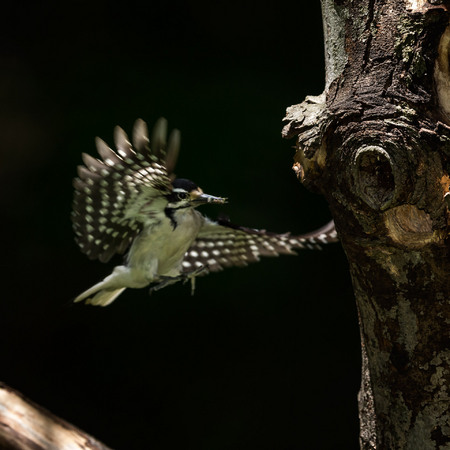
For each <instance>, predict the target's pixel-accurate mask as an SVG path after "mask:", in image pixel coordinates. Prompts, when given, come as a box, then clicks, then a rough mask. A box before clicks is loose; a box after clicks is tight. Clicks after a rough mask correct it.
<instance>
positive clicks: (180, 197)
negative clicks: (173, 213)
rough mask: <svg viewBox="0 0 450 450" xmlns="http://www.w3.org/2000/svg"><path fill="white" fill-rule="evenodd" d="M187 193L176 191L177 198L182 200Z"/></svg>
mask: <svg viewBox="0 0 450 450" xmlns="http://www.w3.org/2000/svg"><path fill="white" fill-rule="evenodd" d="M188 195H189V194H188V193H187V192H179V193H178V200H184V199H186V198H187V196H188Z"/></svg>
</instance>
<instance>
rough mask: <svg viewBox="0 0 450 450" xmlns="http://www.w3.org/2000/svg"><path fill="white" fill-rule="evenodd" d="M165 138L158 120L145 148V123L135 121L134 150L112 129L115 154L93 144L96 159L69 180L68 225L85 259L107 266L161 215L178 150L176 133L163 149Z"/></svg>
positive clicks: (99, 143) (101, 144) (164, 126)
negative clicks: (70, 209) (70, 206)
mask: <svg viewBox="0 0 450 450" xmlns="http://www.w3.org/2000/svg"><path fill="white" fill-rule="evenodd" d="M166 134H167V122H166V121H165V119H160V120H159V121H158V122H157V123H156V125H155V127H154V130H153V134H152V139H151V142H150V141H149V138H148V130H147V126H146V124H145V122H144V121H142V120H138V121H136V124H135V126H134V130H133V146H134V148H133V147H132V145H131V143H130V142H129V141H128V137H127V135H126V134H125V132H124V131H123V130H122V129H121V128H119V127H116V129H115V134H114V140H115V144H116V148H117V150H116V151H113V150H112V149H110V148H109V147H108V146H107V144H106V143H105V142H104V141H102V140H101V139H99V138H97V140H96V144H97V150H98V153H99V155H100V157H101V159H96V158H93V157H92V156H89V155H87V154H83V155H82V156H83V162H84V164H85V165H84V166H79V167H78V178H75V180H74V188H75V196H74V202H73V212H72V222H73V227H74V230H75V235H76V238H75V239H76V241H77V243H78V245H79V246H80V248H81V250H82V251H83V252H84V253H86V254H87V255H88V257H89V258H91V259H96V258H98V259H99V260H100V261H102V262H106V261H109V259H111V257H112V256H113V255H114V254H115V253H123V252H125V250H126V249H127V248H128V246H129V245H130V243H131V242H132V240H133V239H134V237H135V236H136V235H137V234H138V233H139V231H140V229H141V227H142V224H143V223H148V222H149V221H151V220H152V217H153V216H155V215H156V211H158V210H159V211H161V210H163V209H164V206H161V202H164V201H165V197H164V195H166V194H168V193H170V191H171V188H172V187H171V186H172V185H171V173H172V171H173V168H174V166H175V162H176V158H177V154H178V148H179V133H178V131H177V130H174V131H173V132H172V133H171V135H170V137H169V143H168V144H167V145H166ZM150 145H151V147H150ZM154 220H156V218H155V219H154Z"/></svg>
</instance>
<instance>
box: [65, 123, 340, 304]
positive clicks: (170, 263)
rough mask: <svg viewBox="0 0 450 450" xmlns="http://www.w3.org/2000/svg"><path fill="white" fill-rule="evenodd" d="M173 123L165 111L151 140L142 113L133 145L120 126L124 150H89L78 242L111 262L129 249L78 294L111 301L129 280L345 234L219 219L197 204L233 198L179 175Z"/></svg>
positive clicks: (169, 280) (118, 138) (244, 260)
mask: <svg viewBox="0 0 450 450" xmlns="http://www.w3.org/2000/svg"><path fill="white" fill-rule="evenodd" d="M166 133H167V124H166V121H165V120H164V119H160V120H159V121H158V122H157V123H156V125H155V128H154V131H153V134H152V138H151V140H149V139H148V137H147V136H148V131H147V127H146V125H145V123H144V122H143V121H142V120H138V121H137V122H136V124H135V127H134V130H133V139H132V140H133V146H132V145H131V143H130V142H129V141H128V137H127V136H126V134H125V132H124V131H123V130H122V129H121V128H119V127H117V128H116V129H115V134H114V140H115V145H116V151H113V150H112V149H110V148H109V147H108V146H107V145H106V144H105V142H103V141H102V140H100V139H98V138H97V140H96V144H97V150H98V153H99V156H100V159H96V158H93V157H91V156H89V155H87V154H83V161H84V164H85V165H84V166H80V167H78V178H76V179H75V180H74V187H75V197H74V203H73V213H72V221H73V226H74V230H75V236H76V242H77V243H78V245H79V246H80V248H81V250H82V251H83V252H84V253H86V254H87V256H88V257H89V258H91V259H99V260H100V261H102V262H107V261H109V260H110V259H111V257H112V256H113V255H114V254H117V253H118V254H122V253H125V252H126V251H127V256H126V260H125V262H124V265H120V266H116V267H115V268H114V270H113V272H112V273H111V275H109V276H107V277H106V278H105V279H104V280H103V281H101V282H100V283H98V284H96V285H95V286H93V287H91V288H90V289H88V290H86V291H85V292H83V293H82V294H80V295H79V296H78V297H77V298H76V299H75V301H82V300H86V303H90V304H93V305H102V306H105V305H108V304H110V303H111V302H112V301H114V300H115V299H116V298H117V297H118V296H119V295H120V294H121V293H122V292H123V291H124V290H125V289H126V288H142V287H145V286H149V285H150V286H152V289H153V290H158V289H160V288H162V287H165V286H167V285H170V284H173V283H174V282H177V281H180V280H187V279H191V280H194V279H195V277H196V276H198V275H204V274H207V273H209V272H215V271H218V270H222V269H223V268H226V267H231V266H245V265H247V264H248V263H251V262H255V261H258V260H259V258H260V256H277V255H281V254H291V253H295V250H297V249H302V248H319V247H320V245H322V244H326V243H328V242H334V241H336V240H337V236H336V230H335V229H334V223H333V222H330V223H329V224H328V225H326V226H325V227H323V228H322V229H319V230H316V231H314V232H312V233H308V234H304V235H299V236H292V235H290V234H289V233H286V234H276V233H270V232H266V231H265V230H256V229H252V228H245V227H241V226H237V225H233V224H232V223H230V222H228V221H227V220H219V221H217V222H214V221H211V220H209V219H207V218H206V217H204V216H203V215H202V214H201V213H200V212H198V211H197V210H196V209H195V208H196V207H197V206H199V205H201V204H204V203H224V202H225V201H226V200H225V199H223V198H220V197H213V196H210V195H207V194H204V193H203V191H202V190H201V189H200V188H199V187H198V186H197V185H196V184H195V183H193V182H192V181H189V180H186V179H175V177H174V175H173V169H174V166H175V162H176V159H177V154H178V149H179V133H178V131H174V132H172V133H171V135H170V137H169V141H168V143H167V144H166Z"/></svg>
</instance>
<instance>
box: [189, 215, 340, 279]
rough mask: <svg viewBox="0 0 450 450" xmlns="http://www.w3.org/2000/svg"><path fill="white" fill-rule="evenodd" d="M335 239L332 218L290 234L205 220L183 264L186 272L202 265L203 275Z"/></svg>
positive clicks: (317, 246)
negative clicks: (318, 226)
mask: <svg viewBox="0 0 450 450" xmlns="http://www.w3.org/2000/svg"><path fill="white" fill-rule="evenodd" d="M337 240H338V238H337V233H336V229H335V227H334V222H333V221H331V222H329V223H328V224H327V225H325V226H324V227H322V228H320V229H318V230H315V231H313V232H311V233H307V234H302V235H298V236H292V235H291V234H290V233H285V234H276V233H270V232H267V231H265V230H255V229H253V228H245V227H240V226H237V225H234V224H232V223H230V222H228V221H227V220H219V221H217V222H213V221H211V220H206V222H205V224H204V226H203V227H202V229H201V230H200V233H199V235H198V236H197V239H196V240H195V241H194V243H193V244H192V246H191V247H190V248H189V250H188V251H187V252H186V254H185V256H184V259H183V262H182V267H183V271H184V272H185V273H189V272H191V271H193V270H195V269H198V268H200V267H205V270H204V271H202V272H200V274H201V275H203V274H207V273H209V272H217V271H219V270H223V269H224V268H226V267H231V266H246V265H247V264H248V263H251V262H255V261H259V258H260V256H278V255H280V254H295V252H294V250H296V249H302V248H321V245H323V244H327V243H330V242H336V241H337Z"/></svg>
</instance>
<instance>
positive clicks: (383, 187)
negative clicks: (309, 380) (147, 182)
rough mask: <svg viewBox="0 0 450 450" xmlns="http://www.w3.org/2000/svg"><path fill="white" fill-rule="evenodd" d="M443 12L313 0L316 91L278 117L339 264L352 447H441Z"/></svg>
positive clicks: (446, 93) (448, 83)
mask: <svg viewBox="0 0 450 450" xmlns="http://www.w3.org/2000/svg"><path fill="white" fill-rule="evenodd" d="M449 10H450V2H446V1H443V0H359V1H352V0H335V1H333V0H322V13H323V19H324V34H325V59H326V82H325V91H324V93H323V94H322V95H320V96H318V97H307V98H306V99H305V101H304V102H303V103H301V104H300V105H295V106H291V107H290V108H288V110H287V117H286V119H285V120H286V121H287V125H286V126H285V128H284V130H283V135H284V136H285V137H288V138H290V137H294V136H296V138H297V152H296V155H295V161H296V162H295V164H294V169H295V170H296V172H297V174H298V176H299V178H300V179H301V181H302V182H303V183H304V184H305V185H306V186H308V187H309V188H312V189H314V190H315V191H319V192H321V193H322V194H323V195H324V196H325V197H326V198H327V200H328V202H329V205H330V208H331V212H332V214H333V216H334V219H335V222H336V226H337V229H338V232H339V235H340V238H341V241H342V245H343V247H344V250H345V252H346V255H347V258H348V261H349V265H350V270H351V276H352V281H353V286H354V291H355V296H356V301H357V306H358V312H359V322H360V329H361V344H362V354H363V358H362V359H363V367H362V383H361V390H360V393H359V396H358V399H359V414H360V423H361V431H360V445H361V448H363V449H374V448H377V449H400V448H401V449H420V450H427V449H449V448H450V415H449V408H450V401H449V390H450V383H449V378H450V367H449V365H450V333H449V329H450V302H449V297H450V295H449V294H450V247H449V239H448V229H449V228H448V223H449V218H450V215H449V209H448V205H449V204H450V203H447V199H449V198H450V197H449V195H448V192H449V185H450V178H449V156H450V90H449V87H450V77H449V52H450V47H449V45H450V44H449V43H450V27H448V24H449ZM300 51H301V50H300Z"/></svg>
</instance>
